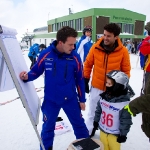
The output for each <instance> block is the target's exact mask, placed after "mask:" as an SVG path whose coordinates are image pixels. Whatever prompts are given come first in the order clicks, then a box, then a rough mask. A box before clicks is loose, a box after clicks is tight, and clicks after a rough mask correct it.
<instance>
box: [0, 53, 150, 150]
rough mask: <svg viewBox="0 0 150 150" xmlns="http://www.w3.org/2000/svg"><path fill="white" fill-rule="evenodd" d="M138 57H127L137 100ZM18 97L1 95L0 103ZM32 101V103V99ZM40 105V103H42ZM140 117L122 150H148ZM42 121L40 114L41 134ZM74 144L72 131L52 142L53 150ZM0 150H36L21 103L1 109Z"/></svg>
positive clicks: (38, 84)
mask: <svg viewBox="0 0 150 150" xmlns="http://www.w3.org/2000/svg"><path fill="white" fill-rule="evenodd" d="M27 53H28V52H27V51H25V52H23V54H24V58H25V61H26V63H27V65H28V67H29V66H30V61H29V59H28V57H27ZM137 58H138V56H137V55H134V54H130V59H131V65H132V70H131V78H130V85H131V86H132V88H133V89H134V91H135V93H136V95H135V96H134V98H135V97H137V96H139V95H140V89H141V86H142V76H143V71H142V70H141V69H140V65H139V62H138V65H137V66H136V63H137ZM34 85H35V87H36V88H40V87H43V85H44V81H43V76H41V77H39V78H38V79H37V80H35V81H34ZM38 95H39V97H41V96H43V89H41V91H40V92H38ZM16 97H18V94H17V91H16V90H15V89H13V90H10V91H6V92H0V103H4V102H6V101H9V100H13V99H15V98H16ZM86 97H87V103H86V105H87V107H86V111H83V117H84V118H85V119H86V117H87V111H88V95H86ZM31 100H32V99H31ZM41 101H42V100H41ZM59 116H61V117H62V118H63V119H64V121H65V122H67V123H68V124H70V123H69V121H68V119H67V117H66V115H65V114H64V112H63V110H61V111H60V114H59ZM141 122H142V118H141V114H139V115H137V116H136V117H134V118H133V125H132V127H131V130H130V132H129V134H128V138H127V142H126V143H124V144H122V146H121V147H122V148H121V149H122V150H149V149H150V143H149V140H148V138H147V137H146V136H145V135H144V133H143V132H142V130H141ZM41 126H42V117H41V113H40V118H39V125H38V131H39V132H40V131H41ZM94 138H96V139H99V131H97V132H96V135H95V136H94ZM74 140H75V136H74V134H73V131H71V132H68V133H65V134H62V135H59V136H56V137H55V140H54V150H66V149H67V147H68V146H69V144H70V143H71V142H72V141H74ZM0 150H39V141H38V138H37V136H36V133H35V131H34V129H33V127H32V124H31V122H30V120H29V117H28V115H27V113H26V110H25V109H24V107H23V105H22V102H21V101H20V99H17V100H14V101H13V102H10V103H7V104H5V105H1V106H0Z"/></svg>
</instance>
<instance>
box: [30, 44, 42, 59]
mask: <svg viewBox="0 0 150 150" xmlns="http://www.w3.org/2000/svg"><path fill="white" fill-rule="evenodd" d="M38 54H39V44H33V45H32V46H31V47H30V49H29V53H28V56H32V57H34V58H36V57H37V56H38Z"/></svg>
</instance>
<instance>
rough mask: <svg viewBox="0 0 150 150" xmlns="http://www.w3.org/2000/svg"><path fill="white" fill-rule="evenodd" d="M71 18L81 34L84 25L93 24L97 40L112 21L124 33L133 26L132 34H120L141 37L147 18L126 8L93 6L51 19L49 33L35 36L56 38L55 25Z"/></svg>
mask: <svg viewBox="0 0 150 150" xmlns="http://www.w3.org/2000/svg"><path fill="white" fill-rule="evenodd" d="M78 19H81V26H80V28H79V30H77V29H78V28H77V24H76V20H78ZM71 20H72V21H73V22H72V26H73V27H74V28H75V29H76V30H77V31H79V35H82V32H81V31H82V30H83V27H84V26H86V25H91V26H92V28H93V32H92V34H93V35H92V40H93V41H96V40H97V35H102V34H103V27H104V26H105V24H107V23H110V22H113V23H118V24H119V25H120V26H121V29H122V33H123V32H126V30H127V29H126V28H128V27H129V28H131V30H132V34H129V35H120V36H121V37H124V36H125V37H127V38H141V37H142V36H143V32H144V22H145V20H146V16H145V15H143V14H139V13H136V12H132V11H130V10H126V9H111V8H110V9H109V8H108V9H105V8H93V9H89V10H85V11H82V12H78V13H75V14H70V15H67V16H63V17H59V18H55V19H52V20H49V21H48V22H47V24H48V32H49V34H41V35H38V36H35V38H46V39H50V40H47V41H51V39H53V38H55V36H56V32H57V30H56V32H52V31H53V27H54V25H57V24H58V23H60V25H63V22H67V23H69V21H71ZM67 25H68V24H67Z"/></svg>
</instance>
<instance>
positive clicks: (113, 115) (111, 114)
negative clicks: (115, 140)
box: [99, 99, 129, 134]
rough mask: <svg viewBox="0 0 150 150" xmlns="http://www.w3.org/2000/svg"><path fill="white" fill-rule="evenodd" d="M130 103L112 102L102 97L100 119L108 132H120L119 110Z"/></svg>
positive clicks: (103, 127)
mask: <svg viewBox="0 0 150 150" xmlns="http://www.w3.org/2000/svg"><path fill="white" fill-rule="evenodd" d="M128 103H129V101H127V102H120V103H110V102H107V101H105V100H102V99H100V105H101V108H102V114H101V118H100V121H99V126H100V127H101V129H103V130H104V131H105V132H107V133H111V134H119V133H120V131H119V124H120V122H119V111H120V110H121V109H122V108H123V107H124V106H125V105H127V104H128Z"/></svg>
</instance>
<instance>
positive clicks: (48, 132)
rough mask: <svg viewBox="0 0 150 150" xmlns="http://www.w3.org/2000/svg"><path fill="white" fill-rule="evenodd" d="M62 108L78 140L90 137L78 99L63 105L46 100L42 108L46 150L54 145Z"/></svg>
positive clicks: (43, 136)
mask: <svg viewBox="0 0 150 150" xmlns="http://www.w3.org/2000/svg"><path fill="white" fill-rule="evenodd" d="M61 108H63V110H64V112H65V113H66V115H67V117H68V119H69V121H70V123H71V124H72V126H73V130H74V134H75V136H76V139H80V138H87V137H89V132H88V129H87V127H86V125H85V123H84V119H83V118H82V114H81V109H80V106H79V102H78V100H77V98H76V97H75V98H73V99H71V100H66V101H65V102H64V103H63V104H61V105H59V104H56V103H54V102H51V101H46V100H44V102H43V104H42V108H41V109H42V112H43V122H44V123H43V126H42V132H41V138H42V142H43V144H44V147H45V149H46V150H48V148H49V147H51V146H52V145H53V140H54V130H55V122H56V119H57V116H58V114H59V111H60V109H61Z"/></svg>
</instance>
